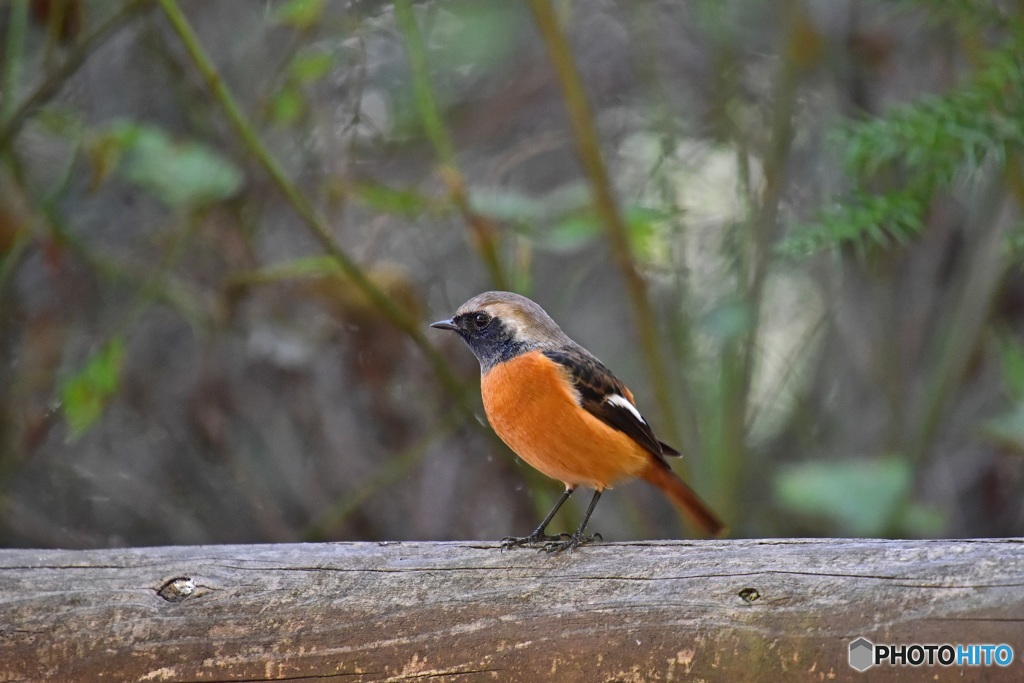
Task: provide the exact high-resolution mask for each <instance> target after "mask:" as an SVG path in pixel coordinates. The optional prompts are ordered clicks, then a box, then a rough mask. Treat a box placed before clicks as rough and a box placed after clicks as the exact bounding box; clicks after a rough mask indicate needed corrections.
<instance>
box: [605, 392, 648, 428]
mask: <svg viewBox="0 0 1024 683" xmlns="http://www.w3.org/2000/svg"><path fill="white" fill-rule="evenodd" d="M604 400H605V402H607V403H611V404H612V405H613V406H619V407H620V408H625V409H626V410H628V411H629V412H631V413H633V416H634V417H636V419H638V420H640V422H642V423H643V424H647V420H645V419H644V416H643V415H641V414H640V411H639V410H637V409H636V407H635V406H634V405H633V404H632V403H630V402H629V399H627V398H626V397H625V396H622V395H621V394H609V395H608V396H607V397H606V398H605V399H604Z"/></svg>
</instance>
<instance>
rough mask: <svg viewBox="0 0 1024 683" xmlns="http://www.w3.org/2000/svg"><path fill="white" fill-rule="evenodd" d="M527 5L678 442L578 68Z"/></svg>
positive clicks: (667, 425) (666, 422) (650, 317)
mask: <svg viewBox="0 0 1024 683" xmlns="http://www.w3.org/2000/svg"><path fill="white" fill-rule="evenodd" d="M530 9H531V10H532V11H533V17H534V23H535V24H536V26H537V29H538V30H539V31H540V34H541V38H542V39H543V41H544V44H545V46H546V47H547V51H548V57H549V58H550V60H551V65H552V66H553V67H554V70H555V74H556V76H557V77H558V81H559V83H560V84H561V86H562V94H563V96H564V99H565V106H566V109H567V110H568V114H569V122H570V126H571V128H572V133H573V139H574V141H575V143H576V153H577V155H578V156H579V160H580V164H581V165H582V167H583V173H584V175H586V177H587V181H588V183H589V184H590V191H591V193H592V194H593V198H594V204H595V208H596V209H597V213H598V215H599V216H600V218H601V220H602V221H603V222H604V224H605V229H606V231H607V235H608V241H609V244H610V246H611V251H612V257H613V258H614V259H615V264H616V265H617V266H618V269H619V273H620V275H621V276H622V279H623V281H624V282H625V285H626V292H627V294H628V296H629V300H630V304H631V305H632V307H633V314H634V317H635V322H636V327H637V333H638V334H639V336H640V348H641V350H642V351H643V355H644V360H645V361H646V363H647V370H648V373H649V374H650V380H651V386H652V388H653V390H654V397H655V400H656V401H657V404H658V409H659V412H660V414H661V415H660V416H661V425H660V428H661V431H662V433H664V434H665V437H666V439H667V440H668V441H673V442H675V443H679V442H680V434H679V429H678V427H677V426H676V423H675V419H674V416H675V411H674V410H673V401H672V392H671V390H670V387H669V381H668V378H669V373H668V371H667V367H666V364H665V359H664V357H663V355H662V351H661V347H660V344H659V343H658V331H657V325H656V324H655V320H656V316H655V314H654V309H653V307H652V306H651V301H650V299H649V297H648V295H647V283H646V282H645V281H644V279H643V277H642V276H641V275H640V272H639V270H638V269H637V266H636V262H635V261H634V259H633V252H632V249H631V247H630V243H629V231H628V229H627V227H626V224H625V221H623V219H622V214H621V213H620V212H619V208H618V204H617V202H616V199H615V195H614V193H613V191H612V185H611V181H610V179H609V178H608V171H607V169H606V168H605V164H604V159H603V158H602V156H601V147H600V143H599V142H598V137H597V131H596V129H595V127H594V120H593V116H592V115H591V113H590V105H589V104H588V102H587V96H586V93H585V92H584V90H583V83H582V81H581V79H580V74H579V71H578V70H577V69H576V64H575V62H574V60H573V56H572V51H571V50H570V48H569V44H568V42H567V41H566V39H565V34H564V33H563V32H562V28H561V26H560V25H559V22H558V18H557V17H556V16H555V11H554V8H553V7H552V3H551V2H550V0H530Z"/></svg>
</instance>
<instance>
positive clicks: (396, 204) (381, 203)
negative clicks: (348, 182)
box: [352, 183, 433, 217]
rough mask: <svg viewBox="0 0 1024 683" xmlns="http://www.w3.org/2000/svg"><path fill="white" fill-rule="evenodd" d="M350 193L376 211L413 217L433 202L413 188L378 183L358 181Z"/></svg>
mask: <svg viewBox="0 0 1024 683" xmlns="http://www.w3.org/2000/svg"><path fill="white" fill-rule="evenodd" d="M352 194H353V195H355V197H356V198H357V199H359V200H360V201H362V202H363V203H364V204H366V205H367V206H369V207H370V208H372V209H376V210H377V211H384V212H387V213H395V214H399V215H401V216H408V217H415V216H419V215H420V214H422V213H425V212H426V211H427V210H429V209H430V208H431V207H432V205H433V202H432V201H431V200H430V199H429V198H428V197H425V196H423V195H422V194H420V193H419V192H416V191H415V190H402V189H394V188H391V187H387V186H385V185H380V184H378V183H359V184H357V185H355V186H353V188H352Z"/></svg>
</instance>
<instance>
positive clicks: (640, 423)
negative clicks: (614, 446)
mask: <svg viewBox="0 0 1024 683" xmlns="http://www.w3.org/2000/svg"><path fill="white" fill-rule="evenodd" d="M543 353H544V355H545V356H547V357H548V358H550V359H551V360H553V361H554V362H556V363H558V364H559V365H561V366H562V367H564V368H566V369H567V370H568V371H569V373H568V374H569V377H571V378H572V382H573V385H574V387H575V388H576V391H577V393H578V394H579V397H580V405H581V406H582V407H583V408H584V409H586V411H587V412H589V413H590V414H591V415H593V416H594V417H596V418H597V419H599V420H601V421H602V422H604V423H605V424H607V425H608V426H610V427H614V428H615V429H618V430H619V431H621V432H625V434H626V435H627V436H629V437H630V438H632V439H633V440H634V441H636V442H637V443H639V444H640V445H641V446H643V447H644V448H646V449H647V450H649V451H650V452H651V453H653V454H654V455H656V456H658V457H659V458H660V457H661V456H662V455H679V453H678V452H677V451H676V450H675V449H673V448H670V447H668V446H666V445H665V444H663V443H661V442H660V441H658V439H657V437H655V436H654V432H653V431H652V430H651V426H650V425H649V424H647V420H645V419H644V418H643V416H642V415H641V414H640V411H639V410H637V409H636V406H634V405H633V400H632V399H633V394H632V393H630V391H629V389H627V388H626V385H624V384H623V383H622V382H620V381H619V380H618V378H616V377H615V375H613V374H612V373H611V371H610V370H609V369H608V368H606V367H605V366H604V365H603V364H602V363H601V361H599V360H597V359H596V358H594V357H593V356H591V355H590V354H589V353H586V352H584V351H582V350H579V349H557V350H547V351H544V352H543Z"/></svg>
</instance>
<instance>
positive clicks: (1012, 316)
mask: <svg viewBox="0 0 1024 683" xmlns="http://www.w3.org/2000/svg"><path fill="white" fill-rule="evenodd" d="M1022 4H1024V3H1021V2H1019V1H1015V0H1006V1H1004V2H1001V1H995V0H993V1H984V0H982V1H979V2H957V1H955V0H941V1H940V0H929V1H925V0H920V1H894V0H890V1H882V0H838V1H837V0H785V1H783V2H767V1H752V0H742V1H740V0H736V1H723V0H692V1H690V2H669V1H660V2H657V1H656V2H647V3H634V2H626V1H625V0H620V1H618V2H615V1H610V0H601V1H589V0H588V1H587V2H583V1H579V0H577V1H576V2H573V1H571V0H569V1H564V0H560V1H557V2H553V3H547V2H540V1H539V0H538V1H535V2H532V3H531V2H523V3H518V2H516V3H513V2H479V1H472V0H446V1H438V2H409V1H408V0H402V1H399V2H396V3H391V2H360V1H357V0H350V1H348V2H329V1H327V0H281V1H272V0H266V1H263V2H251V1H248V0H220V1H218V2H187V1H186V2H175V1H174V0H160V1H159V2H156V1H151V0H32V1H28V0H9V1H7V2H4V3H3V4H2V5H0V41H2V44H3V48H2V49H0V60H2V70H0V78H2V98H0V546H40V547H47V546H60V547H91V546H117V545H155V544H194V543H224V542H283V541H295V540H402V539H487V540H495V539H498V538H501V537H502V536H505V535H509V534H525V533H527V532H529V531H530V530H531V529H533V528H534V526H535V525H536V523H537V522H538V521H539V519H540V518H541V516H542V515H543V514H544V513H545V512H546V511H547V510H548V508H549V507H550V505H551V504H553V502H554V501H555V499H556V498H557V496H558V495H559V493H560V492H561V487H560V485H559V484H558V483H557V482H552V481H549V480H546V479H545V478H544V477H542V476H541V475H538V474H536V473H534V472H533V471H532V470H531V469H530V468H529V467H528V466H526V465H525V464H523V463H521V462H520V461H518V460H517V459H516V458H515V456H514V455H512V454H511V453H510V452H509V451H508V450H507V449H506V448H505V447H504V446H503V445H502V444H501V443H500V442H499V441H497V439H496V438H495V437H494V436H493V434H491V433H490V431H489V429H488V428H487V427H486V420H485V419H484V417H483V410H482V407H481V405H480V399H479V388H478V374H479V370H478V367H477V364H476V361H475V359H474V358H473V356H472V354H471V353H470V352H469V350H468V349H467V348H465V347H464V345H463V344H462V343H461V342H460V341H459V339H458V338H456V337H455V336H454V335H450V334H446V333H443V332H440V331H436V330H431V329H429V328H428V327H427V324H428V323H429V322H431V321H433V320H437V319H439V318H444V317H448V316H450V315H451V313H452V312H453V311H454V310H455V308H456V307H457V306H458V305H459V304H461V303H462V302H463V301H464V300H465V299H467V298H469V297H470V296H472V295H474V294H476V293H478V292H480V291H483V290H487V289H513V290H515V291H518V292H521V293H523V294H526V295H527V296H530V297H531V298H534V299H535V300H536V301H538V302H539V303H540V304H541V305H542V306H544V307H545V308H546V309H547V310H548V312H549V313H551V315H552V316H553V317H554V318H555V319H556V320H557V321H559V322H560V324H561V325H562V327H563V328H564V329H565V331H566V332H567V333H568V334H569V335H570V336H572V337H573V338H574V339H576V340H577V341H579V342H580V343H582V344H583V345H585V346H586V347H588V348H589V349H590V350H591V351H593V352H594V353H595V354H596V355H597V356H598V357H599V358H601V359H602V360H603V361H604V362H605V364H607V365H608V366H610V367H611V368H612V369H613V370H614V371H615V372H616V374H617V375H618V376H619V377H620V378H621V379H622V380H623V381H625V382H626V383H627V384H628V385H629V386H630V387H631V388H632V389H633V391H634V393H635V394H636V397H637V400H638V403H639V405H640V407H641V409H642V410H643V411H644V413H645V415H646V416H647V417H648V419H649V420H650V421H651V422H652V424H653V425H654V426H655V431H656V432H657V433H658V434H659V436H660V437H661V438H662V439H663V440H665V441H666V442H669V443H671V444H673V445H675V446H676V447H678V448H680V449H681V450H683V451H684V452H685V453H686V455H687V457H686V458H684V459H683V461H682V462H681V463H679V462H674V463H673V464H675V465H676V468H677V470H678V471H680V472H681V473H684V474H685V476H687V477H688V478H689V479H690V480H691V481H692V482H693V484H694V486H695V487H696V488H697V489H698V491H700V492H701V494H702V495H703V496H704V497H705V498H706V499H707V500H709V501H710V502H711V503H713V505H714V506H715V507H716V508H717V509H718V510H719V511H720V512H721V514H722V515H723V516H724V517H725V518H726V519H727V521H728V522H729V524H730V526H731V528H732V530H733V531H732V533H733V535H734V536H741V537H747V536H751V537H759V536H804V535H807V536H883V537H935V536H953V537H976V536H1007V535H1022V534H1024V495H1022V494H1024V459H1022V454H1024V346H1022V343H1024V317H1022V312H1024V276H1022V270H1021V268H1022V265H1024V224H1022V221H1021V202H1022V201H1024V174H1022V166H1021V159H1022V157H1021V150H1022V142H1024V58H1022V55H1024V18H1022V17H1024V12H1022V11H1021V10H1022V9H1024V7H1022ZM573 65H574V67H575V68H572V67H573ZM579 88H582V90H583V92H585V94H586V98H585V100H583V99H581V98H580V97H579V96H578V93H579ZM581 105H588V106H586V107H585V108H583V109H581ZM569 108H573V111H575V112H577V113H578V115H577V116H574V117H570V116H569V115H568V114H567V112H568V111H569ZM588 124H591V125H588ZM598 150H599V152H600V155H599V156H596V155H594V154H593V153H594V152H595V151H598ZM581 160H584V161H581ZM602 197H604V198H608V197H612V198H614V201H613V202H608V201H601V198H602ZM588 499H589V496H582V497H581V499H580V500H576V501H574V502H573V504H572V505H569V506H567V511H566V512H564V513H562V515H561V516H560V518H559V519H558V520H557V521H556V523H555V526H553V527H552V528H562V529H565V530H569V529H571V528H572V527H573V526H574V525H575V524H576V523H577V522H578V520H579V518H580V515H581V513H582V509H583V507H584V505H585V504H586V502H587V500H588ZM602 501H603V502H602V503H601V505H600V506H599V507H598V509H597V512H596V514H595V517H594V520H593V521H592V523H591V529H593V530H596V531H600V532H601V533H602V534H603V535H604V537H605V538H606V539H608V540H630V539H637V538H679V537H684V536H685V535H687V534H688V533H689V531H688V530H687V529H686V528H685V527H684V526H683V525H682V523H681V521H680V520H679V519H677V517H676V515H675V513H674V512H673V511H672V509H671V507H670V506H669V505H668V504H667V503H666V501H664V500H663V499H662V498H661V497H660V495H659V494H658V493H657V492H656V491H654V490H653V489H650V488H648V487H647V486H646V485H645V484H643V483H631V484H625V485H622V486H620V487H617V488H616V490H615V492H614V493H612V494H611V495H607V496H605V498H603V499H602Z"/></svg>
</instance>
